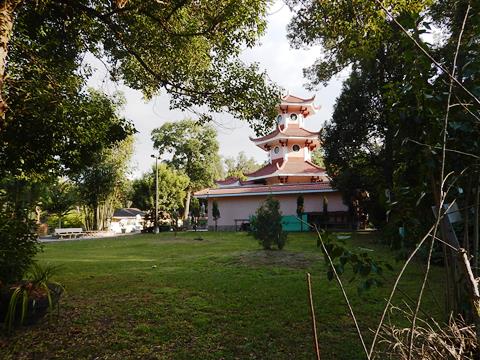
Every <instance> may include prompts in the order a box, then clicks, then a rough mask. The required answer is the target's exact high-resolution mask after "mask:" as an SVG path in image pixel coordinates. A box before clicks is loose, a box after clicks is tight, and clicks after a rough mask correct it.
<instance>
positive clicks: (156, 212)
mask: <svg viewBox="0 0 480 360" xmlns="http://www.w3.org/2000/svg"><path fill="white" fill-rule="evenodd" d="M150 156H151V157H152V158H155V234H158V232H159V231H158V156H157V155H150Z"/></svg>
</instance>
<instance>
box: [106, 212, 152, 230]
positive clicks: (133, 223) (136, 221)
mask: <svg viewBox="0 0 480 360" xmlns="http://www.w3.org/2000/svg"><path fill="white" fill-rule="evenodd" d="M144 221H145V212H144V211H141V210H140V209H137V208H124V209H117V210H115V211H114V213H113V216H112V221H111V222H110V231H112V232H114V233H116V234H121V233H131V232H140V231H142V230H143V225H144Z"/></svg>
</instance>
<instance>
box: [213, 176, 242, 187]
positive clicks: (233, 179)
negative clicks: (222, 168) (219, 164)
mask: <svg viewBox="0 0 480 360" xmlns="http://www.w3.org/2000/svg"><path fill="white" fill-rule="evenodd" d="M237 181H238V178H236V177H234V176H230V177H228V178H226V179H224V180H217V181H215V182H216V183H217V184H218V185H231V184H235V183H236V182H237Z"/></svg>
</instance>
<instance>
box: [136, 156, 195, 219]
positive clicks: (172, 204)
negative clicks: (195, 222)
mask: <svg viewBox="0 0 480 360" xmlns="http://www.w3.org/2000/svg"><path fill="white" fill-rule="evenodd" d="M188 184H189V178H188V177H187V176H186V175H185V174H183V173H182V172H180V171H178V170H175V169H173V168H172V167H171V166H168V165H167V164H164V163H161V164H159V165H158V189H159V193H158V210H159V212H162V211H164V212H167V213H169V214H172V213H173V212H174V211H175V210H178V209H181V208H182V207H183V202H184V200H185V196H186V191H185V189H187V188H188ZM129 198H130V199H131V200H132V206H133V207H137V208H139V209H142V210H148V209H153V208H155V167H152V172H149V173H145V174H143V175H142V177H141V178H140V179H135V180H133V183H132V192H131V194H130V196H129Z"/></svg>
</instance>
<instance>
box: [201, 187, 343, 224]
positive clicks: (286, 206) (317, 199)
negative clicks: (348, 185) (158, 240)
mask: <svg viewBox="0 0 480 360" xmlns="http://www.w3.org/2000/svg"><path fill="white" fill-rule="evenodd" d="M324 196H325V197H326V198H327V199H328V211H347V210H348V207H347V206H346V205H345V204H343V201H342V196H341V194H340V193H339V192H328V193H318V194H304V195H303V197H304V211H305V212H320V211H323V197H324ZM266 198H267V196H266V195H265V196H239V197H224V198H216V199H215V198H209V199H208V225H209V226H214V225H215V222H214V221H213V217H212V203H213V201H214V200H215V201H217V204H218V209H219V211H220V219H218V221H217V226H218V227H219V228H220V227H231V226H235V219H248V218H249V217H250V216H251V215H253V214H255V211H256V210H257V209H258V208H259V207H260V205H261V203H262V202H263V201H265V199H266ZM275 198H276V199H278V200H279V201H280V210H281V211H282V214H283V215H296V213H297V198H298V195H276V196H275Z"/></svg>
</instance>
